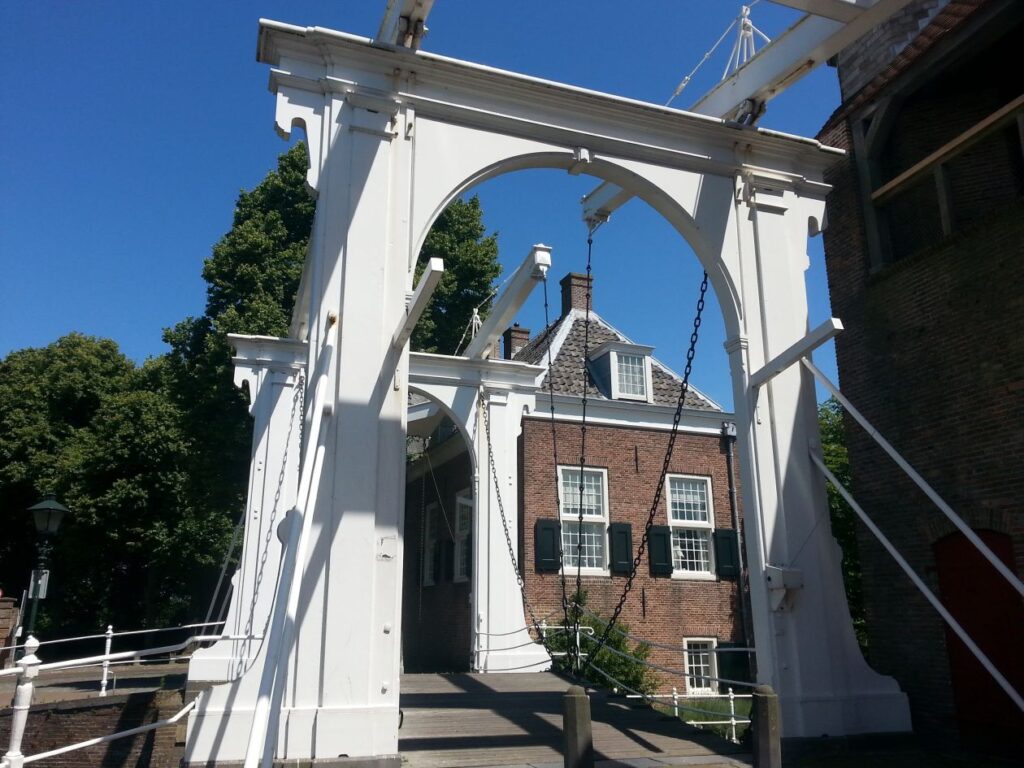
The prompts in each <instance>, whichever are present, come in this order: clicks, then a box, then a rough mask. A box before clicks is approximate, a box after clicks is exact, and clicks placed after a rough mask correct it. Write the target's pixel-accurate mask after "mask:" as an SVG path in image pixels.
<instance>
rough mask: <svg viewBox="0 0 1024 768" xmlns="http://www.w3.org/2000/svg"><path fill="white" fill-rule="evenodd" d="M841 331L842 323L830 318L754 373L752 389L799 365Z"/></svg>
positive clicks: (751, 379)
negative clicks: (792, 366) (794, 365)
mask: <svg viewBox="0 0 1024 768" xmlns="http://www.w3.org/2000/svg"><path fill="white" fill-rule="evenodd" d="M841 330H843V323H842V321H841V320H839V318H837V317H832V318H829V319H828V320H826V321H825V322H824V323H822V324H821V325H819V326H818V327H817V328H815V329H814V330H813V331H811V332H810V333H808V334H807V335H806V336H804V337H803V338H802V339H800V341H798V342H797V343H796V344H794V345H793V346H791V347H790V348H789V349H787V350H786V351H785V352H782V353H780V354H778V355H776V356H775V357H774V358H772V359H771V360H769V361H768V362H767V363H765V365H764V367H763V368H761V369H760V370H757V371H755V372H754V373H752V374H751V376H750V382H749V383H750V388H751V389H757V388H758V387H760V386H761V385H762V384H765V383H766V382H768V381H771V380H772V379H774V378H775V377H776V376H778V375H779V374H780V373H782V372H783V371H784V370H786V369H787V368H789V366H791V365H793V364H794V363H797V362H798V361H799V360H800V359H801V358H803V357H806V356H807V355H809V354H811V352H813V351H814V350H816V349H817V348H818V347H820V346H821V345H822V344H824V343H825V342H826V341H828V340H829V339H831V338H833V337H835V336H836V335H837V334H838V333H839V332H840V331H841Z"/></svg>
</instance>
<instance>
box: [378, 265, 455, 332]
mask: <svg viewBox="0 0 1024 768" xmlns="http://www.w3.org/2000/svg"><path fill="white" fill-rule="evenodd" d="M443 274H444V261H443V260H442V259H436V258H435V259H431V260H430V261H429V262H427V268H426V269H425V270H423V274H422V275H420V282H419V284H417V286H416V290H415V292H414V293H413V295H412V297H411V298H410V299H409V305H408V307H406V310H405V320H404V321H403V322H402V325H401V326H400V327H399V328H398V330H397V331H395V335H394V336H392V337H391V346H392V347H394V348H395V349H401V348H402V347H404V346H405V343H406V342H407V341H408V340H409V337H410V336H412V331H413V329H414V328H415V327H416V323H417V322H419V319H420V315H422V314H423V310H425V309H426V308H427V304H428V303H429V302H430V297H431V296H433V295H434V289H435V288H437V284H438V282H439V281H440V280H441V275H443Z"/></svg>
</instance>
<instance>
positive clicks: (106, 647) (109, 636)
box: [0, 621, 224, 696]
mask: <svg viewBox="0 0 1024 768" xmlns="http://www.w3.org/2000/svg"><path fill="white" fill-rule="evenodd" d="M222 624H224V622H223V621H204V622H200V623H198V624H181V625H179V626H176V627H159V628H156V629H131V630H127V631H124V632H115V631H114V627H113V625H110V624H108V625H107V631H106V632H104V633H102V634H95V635H79V636H77V637H61V638H57V639H55V640H37V643H38V644H39V646H40V647H42V646H44V645H60V644H63V643H77V642H86V641H89V640H103V652H104V653H105V654H108V653H110V651H111V646H112V645H113V641H114V638H118V637H134V636H136V635H151V634H157V633H160V632H180V631H182V630H187V629H204V628H206V627H218V626H221V625H222ZM25 645H26V643H19V644H16V645H8V646H4V647H2V648H0V652H2V651H8V650H18V649H19V648H24V647H25ZM82 666H92V665H82ZM102 667H103V671H102V674H101V676H100V696H106V695H107V683H108V681H109V679H110V675H111V673H110V662H103V664H102ZM12 669H13V667H12Z"/></svg>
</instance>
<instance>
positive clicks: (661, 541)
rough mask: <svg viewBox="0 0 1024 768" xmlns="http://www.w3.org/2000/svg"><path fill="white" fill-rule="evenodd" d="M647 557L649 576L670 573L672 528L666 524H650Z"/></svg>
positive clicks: (669, 574)
mask: <svg viewBox="0 0 1024 768" xmlns="http://www.w3.org/2000/svg"><path fill="white" fill-rule="evenodd" d="M647 557H648V558H649V559H650V561H651V576H671V575H672V529H671V528H669V527H668V526H667V525H652V526H651V533H650V536H648V537H647Z"/></svg>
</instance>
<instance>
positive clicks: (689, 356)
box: [577, 272, 708, 675]
mask: <svg viewBox="0 0 1024 768" xmlns="http://www.w3.org/2000/svg"><path fill="white" fill-rule="evenodd" d="M707 290H708V273H707V272H705V273H704V279H703V280H702V281H701V284H700V297H699V298H698V299H697V314H696V316H695V317H694V318H693V331H692V332H691V333H690V346H689V348H688V349H687V350H686V368H685V369H684V370H683V380H682V381H681V382H680V384H679V399H678V400H677V401H676V410H675V414H673V416H672V430H671V432H669V438H668V448H667V449H666V451H665V460H664V462H663V463H662V465H661V475H660V476H659V478H658V484H657V486H655V489H654V501H652V502H651V508H650V510H649V512H648V514H647V523H646V524H645V525H644V535H643V536H642V537H641V539H640V546H639V547H638V548H637V552H636V557H635V558H633V567H632V568H631V569H630V572H629V578H628V579H626V586H625V588H624V589H623V590H622V596H621V597H620V598H619V602H618V604H617V605H616V606H615V610H614V611H613V612H612V616H611V619H609V620H608V624H607V625H606V626H605V628H604V632H602V633H601V639H600V640H598V642H597V647H596V648H595V649H594V650H593V652H592V653H590V654H588V656H587V662H586V665H585V666H584V667H583V670H582V673H581V674H583V675H586V673H587V670H589V669H590V665H591V663H592V662H593V660H594V658H596V657H597V654H598V653H600V652H601V649H602V648H604V646H605V643H607V642H608V636H609V635H610V634H611V632H612V629H613V628H614V627H615V622H617V621H618V620H619V615H620V614H621V613H622V608H623V606H624V605H625V604H626V600H627V599H628V597H629V593H630V590H632V589H633V580H634V579H635V578H636V573H637V570H638V569H639V568H640V561H641V560H642V559H643V556H644V552H645V551H646V549H647V540H648V538H649V537H650V535H651V526H652V525H654V516H655V515H656V514H657V512H658V507H659V506H661V494H662V491H663V490H664V487H665V477H666V475H668V470H669V466H670V465H671V463H672V453H673V451H674V450H675V445H676V437H678V435H679V421H680V419H681V418H682V415H683V406H684V404H685V402H686V394H687V392H689V390H690V373H691V372H692V371H693V358H694V355H695V354H696V350H697V338H698V335H699V332H700V324H701V315H702V314H703V312H704V296H705V294H706V293H707ZM578 612H579V611H578V609H577V613H578Z"/></svg>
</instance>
